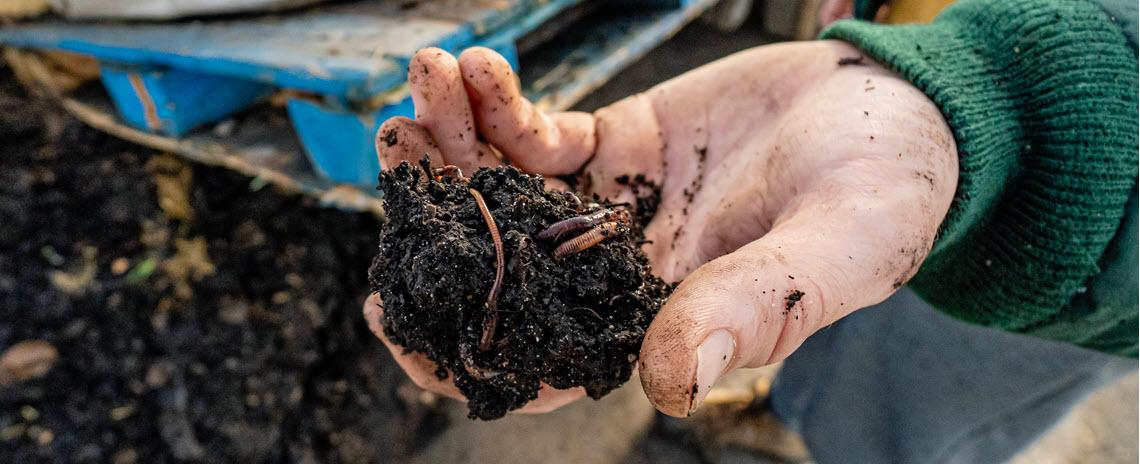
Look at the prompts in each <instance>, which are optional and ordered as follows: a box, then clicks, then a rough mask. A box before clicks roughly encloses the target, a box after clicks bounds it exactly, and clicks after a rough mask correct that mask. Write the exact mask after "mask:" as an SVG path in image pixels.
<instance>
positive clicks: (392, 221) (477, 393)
mask: <svg viewBox="0 0 1140 464" xmlns="http://www.w3.org/2000/svg"><path fill="white" fill-rule="evenodd" d="M379 189H380V190H381V191H382V192H383V195H384V203H385V208H386V209H387V211H388V218H389V222H388V223H387V224H385V225H384V226H382V227H381V233H380V247H379V254H378V255H377V256H376V258H375V260H374V261H373V264H372V267H371V269H370V272H369V278H370V279H369V280H370V282H371V286H372V291H374V292H379V294H380V297H381V298H382V299H383V305H384V317H383V318H382V322H383V324H384V328H385V332H386V333H387V335H388V336H389V337H390V338H391V339H392V341H393V342H395V343H397V344H400V345H402V346H404V347H405V348H407V349H408V350H411V351H417V352H421V353H424V354H426V355H427V356H428V358H430V359H432V360H433V361H435V362H436V363H437V364H438V365H440V366H441V367H443V368H446V369H447V370H448V371H450V372H451V373H453V374H454V376H455V377H454V379H455V384H456V386H458V387H459V390H460V391H461V392H463V394H464V395H465V396H466V397H467V398H468V408H469V411H468V413H469V414H468V415H469V417H471V418H479V419H484V420H490V419H496V418H499V417H502V416H503V415H504V414H506V413H507V412H508V411H510V410H513V409H517V408H519V407H521V406H523V405H524V404H526V403H527V402H529V401H530V400H533V399H534V398H536V397H537V395H538V391H539V386H540V384H541V383H542V382H545V383H547V384H549V385H550V386H553V387H554V388H559V389H566V388H572V387H584V388H585V389H586V392H587V394H589V395H590V397H592V398H594V399H597V398H601V397H602V396H603V395H605V394H606V393H608V392H610V391H611V390H613V389H614V388H617V387H618V386H620V385H621V384H622V383H624V382H625V381H627V380H628V379H629V376H630V374H631V373H632V371H633V367H634V363H635V362H636V360H637V354H638V352H639V350H640V346H641V341H642V338H643V337H644V336H645V330H646V328H647V327H648V326H649V323H650V321H652V319H653V316H654V315H655V314H656V313H657V310H658V309H659V308H660V307H661V304H662V303H663V302H664V301H665V298H666V297H667V296H668V294H669V293H670V291H671V290H672V288H671V287H670V286H669V285H667V284H665V283H664V282H663V281H661V280H660V279H658V278H657V277H654V276H653V275H652V274H650V272H649V266H648V261H647V259H646V258H645V255H644V254H643V253H642V252H641V250H640V249H639V248H638V246H637V243H638V241H639V239H640V238H641V237H640V234H639V233H638V232H636V228H635V231H634V232H629V233H625V234H621V235H618V236H616V237H611V238H609V239H606V240H605V241H602V242H601V243H599V244H597V245H594V246H593V247H590V248H588V249H586V250H584V251H581V252H579V253H576V254H572V255H570V256H568V257H566V258H565V259H563V260H561V261H556V260H554V259H553V258H551V252H552V251H553V250H554V248H555V247H557V246H558V243H555V242H557V241H565V240H568V239H570V238H573V237H562V238H561V239H560V240H557V241H555V242H548V241H543V240H539V239H538V238H537V235H538V233H539V232H541V231H543V230H545V229H546V228H547V227H549V226H550V225H551V224H553V223H555V222H558V221H560V220H563V219H567V218H571V217H575V216H580V215H584V214H590V213H593V212H597V211H598V210H599V209H600V208H601V206H598V205H596V204H593V203H586V206H580V205H582V204H583V203H582V202H581V201H580V200H579V199H578V198H577V196H576V195H574V194H573V193H568V192H548V191H546V189H545V186H544V181H543V179H542V178H541V177H538V176H528V175H525V174H522V173H521V172H519V171H518V170H517V169H515V168H512V167H500V168H494V169H486V168H484V169H480V170H478V171H476V172H475V173H474V175H473V176H472V177H471V178H470V179H469V180H468V179H465V178H462V177H460V176H453V175H447V174H445V175H442V176H439V177H435V176H433V175H432V173H431V170H430V167H429V166H427V163H426V160H425V161H424V162H422V163H421V165H420V166H419V167H415V166H412V165H410V164H408V163H402V164H401V165H400V166H398V167H396V168H395V169H394V170H392V171H384V172H383V173H381V174H380V187H379ZM470 189H474V190H475V191H478V192H480V193H481V194H482V197H483V198H484V199H485V203H486V205H487V208H488V209H489V210H490V213H491V215H492V216H493V217H494V220H495V223H496V224H497V226H498V229H499V231H500V234H501V239H502V246H503V250H504V254H505V262H506V268H505V273H504V278H503V281H502V285H501V288H500V293H499V296H498V310H497V311H498V317H497V322H496V323H495V330H494V338H493V339H492V340H491V343H490V345H489V349H487V350H486V351H480V350H479V349H478V347H479V344H480V339H481V337H482V335H483V332H484V321H485V319H484V318H485V314H486V313H487V309H486V307H487V298H488V293H489V292H490V290H491V287H492V283H493V282H494V280H495V274H496V252H495V249H494V246H493V242H492V238H491V233H490V232H489V230H488V226H487V223H486V221H485V220H484V217H483V215H482V214H481V212H480V209H479V206H478V205H477V204H476V201H475V199H474V196H473V195H472V194H471V192H470V191H469V190H470ZM583 232H585V231H581V232H576V233H575V235H576V234H578V233H583ZM439 373H441V374H446V373H445V372H442V371H441V372H439ZM441 378H442V376H441Z"/></svg>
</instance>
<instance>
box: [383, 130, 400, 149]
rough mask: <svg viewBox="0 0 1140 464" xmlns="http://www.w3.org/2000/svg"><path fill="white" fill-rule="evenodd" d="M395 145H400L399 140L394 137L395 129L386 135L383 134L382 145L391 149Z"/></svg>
mask: <svg viewBox="0 0 1140 464" xmlns="http://www.w3.org/2000/svg"><path fill="white" fill-rule="evenodd" d="M397 143H400V139H399V138H398V136H397V135H396V129H390V130H388V133H386V134H384V144H385V145H387V146H389V147H391V146H395V145H396V144H397Z"/></svg>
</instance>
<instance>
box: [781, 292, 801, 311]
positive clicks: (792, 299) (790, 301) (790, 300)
mask: <svg viewBox="0 0 1140 464" xmlns="http://www.w3.org/2000/svg"><path fill="white" fill-rule="evenodd" d="M803 297H804V292H801V291H799V290H792V291H791V292H789V293H788V296H786V297H784V309H785V310H788V311H791V309H792V308H794V307H795V306H796V303H798V302H799V301H800V299H801V298H803Z"/></svg>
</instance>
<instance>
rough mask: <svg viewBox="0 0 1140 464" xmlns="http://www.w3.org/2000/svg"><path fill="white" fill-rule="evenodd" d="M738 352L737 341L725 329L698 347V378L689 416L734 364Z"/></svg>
mask: <svg viewBox="0 0 1140 464" xmlns="http://www.w3.org/2000/svg"><path fill="white" fill-rule="evenodd" d="M735 352H736V340H734V339H733V338H732V334H730V333H728V331H727V330H725V329H720V330H717V331H716V332H713V333H711V334H709V336H708V338H705V341H703V342H701V346H699V347H697V378H696V383H694V384H693V393H692V395H693V397H692V400H691V401H690V403H689V414H692V413H693V411H696V410H697V408H698V407H700V406H701V402H703V401H704V400H705V397H706V396H708V394H709V390H711V389H712V386H713V384H715V383H716V381H717V380H719V379H720V376H721V375H724V370H725V369H726V368H728V364H729V363H730V362H732V356H733V354H734V353H735Z"/></svg>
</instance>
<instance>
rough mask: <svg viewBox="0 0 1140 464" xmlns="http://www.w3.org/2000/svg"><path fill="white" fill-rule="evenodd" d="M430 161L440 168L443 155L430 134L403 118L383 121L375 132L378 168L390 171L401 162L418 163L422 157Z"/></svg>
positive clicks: (398, 117) (397, 117)
mask: <svg viewBox="0 0 1140 464" xmlns="http://www.w3.org/2000/svg"><path fill="white" fill-rule="evenodd" d="M425 154H426V155H427V156H428V158H430V159H431V165H432V166H442V165H443V164H444V163H443V153H441V152H440V151H439V146H438V145H436V143H435V140H433V139H432V137H431V133H430V132H428V130H427V129H425V128H424V127H423V126H421V125H419V124H417V123H416V122H415V121H412V120H411V119H408V118H405V117H403V116H396V117H394V118H391V119H388V120H387V121H384V124H381V125H380V130H378V131H376V156H378V157H379V158H380V167H381V168H383V169H391V168H392V167H393V166H398V165H399V164H400V162H401V161H407V162H409V163H416V162H419V160H420V159H421V158H423V156H424V155H425Z"/></svg>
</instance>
